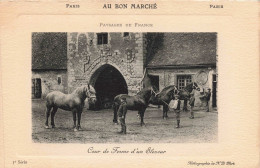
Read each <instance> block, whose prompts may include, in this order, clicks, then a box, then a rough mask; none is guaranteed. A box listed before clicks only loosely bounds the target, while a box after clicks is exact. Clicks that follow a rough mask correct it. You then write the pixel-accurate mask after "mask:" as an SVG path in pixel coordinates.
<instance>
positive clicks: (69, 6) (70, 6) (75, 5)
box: [66, 4, 80, 8]
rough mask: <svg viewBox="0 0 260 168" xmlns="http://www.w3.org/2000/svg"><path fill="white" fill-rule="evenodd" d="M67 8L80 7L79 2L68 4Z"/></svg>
mask: <svg viewBox="0 0 260 168" xmlns="http://www.w3.org/2000/svg"><path fill="white" fill-rule="evenodd" d="M66 8H80V5H79V4H73V5H72V4H66Z"/></svg>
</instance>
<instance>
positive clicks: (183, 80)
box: [177, 75, 192, 89]
mask: <svg viewBox="0 0 260 168" xmlns="http://www.w3.org/2000/svg"><path fill="white" fill-rule="evenodd" d="M191 82H192V80H191V75H179V76H177V84H178V89H183V88H184V87H185V86H187V85H188V84H189V83H191Z"/></svg>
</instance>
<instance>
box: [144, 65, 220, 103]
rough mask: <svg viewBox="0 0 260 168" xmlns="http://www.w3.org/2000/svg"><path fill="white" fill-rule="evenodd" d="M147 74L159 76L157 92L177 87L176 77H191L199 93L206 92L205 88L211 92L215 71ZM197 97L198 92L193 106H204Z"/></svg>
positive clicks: (149, 71) (195, 69)
mask: <svg viewBox="0 0 260 168" xmlns="http://www.w3.org/2000/svg"><path fill="white" fill-rule="evenodd" d="M147 72H148V74H149V75H154V76H159V90H162V89H163V88H164V87H166V86H168V85H176V86H177V76H178V75H191V76H192V81H194V82H196V83H197V84H198V85H199V87H200V90H201V91H203V89H204V90H205V91H206V89H207V88H211V91H212V75H213V74H216V69H215V68H211V67H208V68H190V69H181V68H180V69H148V70H147ZM211 95H212V94H211ZM199 96H201V94H200V92H198V91H197V92H195V99H196V100H195V106H205V102H201V101H200V99H199ZM211 100H212V98H211ZM210 103H212V101H210ZM210 105H211V104H210Z"/></svg>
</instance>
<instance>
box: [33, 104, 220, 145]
mask: <svg viewBox="0 0 260 168" xmlns="http://www.w3.org/2000/svg"><path fill="white" fill-rule="evenodd" d="M168 115H169V118H168V119H167V120H163V119H162V110H161V109H158V108H152V107H149V108H148V109H147V110H146V112H145V116H144V122H145V124H146V125H145V126H143V127H141V126H140V120H139V119H138V118H137V111H128V113H127V116H126V124H127V134H126V135H120V134H118V132H119V131H120V125H115V124H113V122H112V120H113V110H112V109H106V110H101V111H89V110H87V109H86V108H85V109H84V110H83V113H82V119H81V126H82V128H83V131H79V132H74V131H73V129H72V125H73V120H72V113H71V112H69V111H63V110H61V109H59V110H58V111H57V113H56V116H55V125H56V128H55V129H45V128H44V122H45V103H44V101H43V100H32V139H33V141H34V142H37V143H39V142H40V143H214V142H217V137H218V113H217V112H216V111H213V112H209V113H207V112H205V110H203V111H202V110H196V109H195V119H193V120H192V119H189V113H186V112H182V113H181V128H179V129H177V128H175V125H176V120H175V114H174V113H173V112H169V113H168ZM49 122H50V119H49Z"/></svg>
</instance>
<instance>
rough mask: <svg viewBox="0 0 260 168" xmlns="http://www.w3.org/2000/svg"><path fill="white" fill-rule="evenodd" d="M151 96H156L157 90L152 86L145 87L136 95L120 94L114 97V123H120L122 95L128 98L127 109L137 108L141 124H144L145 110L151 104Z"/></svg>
mask: <svg viewBox="0 0 260 168" xmlns="http://www.w3.org/2000/svg"><path fill="white" fill-rule="evenodd" d="M151 96H155V92H154V90H153V88H152V87H150V88H144V89H143V90H141V91H140V92H138V93H137V94H136V95H135V96H129V95H127V94H120V95H117V96H116V97H115V98H114V104H113V108H114V119H113V122H114V123H118V121H117V111H118V108H119V106H120V102H121V99H122V97H125V98H126V103H127V110H135V111H138V113H139V114H140V116H141V126H142V125H144V112H145V110H146V108H147V106H148V104H149V101H150V98H151Z"/></svg>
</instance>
